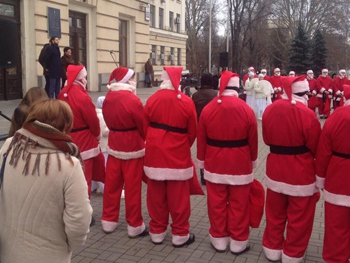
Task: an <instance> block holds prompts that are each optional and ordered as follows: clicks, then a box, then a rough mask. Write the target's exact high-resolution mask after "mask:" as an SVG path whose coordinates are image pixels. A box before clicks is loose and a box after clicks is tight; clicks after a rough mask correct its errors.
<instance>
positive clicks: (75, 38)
mask: <svg viewBox="0 0 350 263" xmlns="http://www.w3.org/2000/svg"><path fill="white" fill-rule="evenodd" d="M0 1H1V0H0ZM69 46H70V47H71V48H72V57H73V59H74V62H75V64H77V65H79V64H82V65H84V66H85V67H87V65H86V63H87V59H86V15H85V14H82V13H77V12H73V11H69Z"/></svg>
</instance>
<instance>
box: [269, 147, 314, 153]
mask: <svg viewBox="0 0 350 263" xmlns="http://www.w3.org/2000/svg"><path fill="white" fill-rule="evenodd" d="M270 152H271V153H275V154H283V155H297V154H303V153H307V152H309V149H308V148H307V147H306V146H305V145H301V146H277V145H270Z"/></svg>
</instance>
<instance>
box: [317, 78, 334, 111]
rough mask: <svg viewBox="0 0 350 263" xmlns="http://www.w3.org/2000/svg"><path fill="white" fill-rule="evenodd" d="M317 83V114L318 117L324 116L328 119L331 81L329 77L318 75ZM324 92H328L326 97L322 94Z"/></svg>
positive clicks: (331, 92)
mask: <svg viewBox="0 0 350 263" xmlns="http://www.w3.org/2000/svg"><path fill="white" fill-rule="evenodd" d="M317 81H318V83H319V85H318V88H319V90H318V92H317V98H318V99H319V101H320V104H319V107H318V113H319V114H320V115H325V116H326V117H329V114H330V112H331V99H332V94H333V89H332V81H333V79H332V78H331V77H330V76H327V77H323V76H322V75H320V76H318V78H317ZM325 91H328V92H329V94H328V96H327V94H325V93H324V92H325Z"/></svg>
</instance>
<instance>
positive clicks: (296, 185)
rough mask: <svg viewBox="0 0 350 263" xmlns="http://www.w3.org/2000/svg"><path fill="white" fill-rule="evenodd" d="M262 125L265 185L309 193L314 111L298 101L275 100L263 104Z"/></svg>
mask: <svg viewBox="0 0 350 263" xmlns="http://www.w3.org/2000/svg"><path fill="white" fill-rule="evenodd" d="M262 127H263V138H264V142H265V144H267V145H269V146H270V153H269V155H268V156H267V161H266V186H267V187H268V188H269V189H271V190H272V191H275V192H278V193H283V194H286V195H291V196H311V195H313V194H314V193H315V192H316V191H317V188H316V185H315V181H316V177H315V167H314V156H315V154H316V149H317V143H318V139H319V135H320V132H321V127H320V123H319V121H318V120H317V117H316V115H315V113H314V112H313V111H311V110H310V109H309V108H307V107H306V106H305V105H304V104H303V103H300V102H298V101H297V102H296V105H292V104H291V102H290V101H289V100H286V99H282V100H278V101H276V102H274V103H273V104H271V105H270V106H268V107H267V108H266V110H265V112H264V114H263V118H262ZM288 151H289V154H286V152H288ZM291 152H292V153H296V152H298V154H291Z"/></svg>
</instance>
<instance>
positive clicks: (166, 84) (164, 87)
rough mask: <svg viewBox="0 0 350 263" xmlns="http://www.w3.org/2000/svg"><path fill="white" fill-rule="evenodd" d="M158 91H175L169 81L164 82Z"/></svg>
mask: <svg viewBox="0 0 350 263" xmlns="http://www.w3.org/2000/svg"><path fill="white" fill-rule="evenodd" d="M159 89H169V90H175V88H174V86H173V84H172V83H171V81H170V80H164V81H163V82H162V83H161V84H160V86H159Z"/></svg>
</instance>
